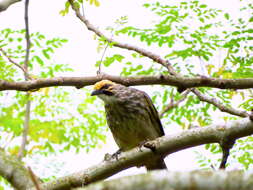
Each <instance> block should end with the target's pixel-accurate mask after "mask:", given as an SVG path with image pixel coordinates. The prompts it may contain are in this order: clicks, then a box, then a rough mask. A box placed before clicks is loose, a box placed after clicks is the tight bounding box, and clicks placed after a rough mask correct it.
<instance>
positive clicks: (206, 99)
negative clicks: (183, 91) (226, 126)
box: [191, 89, 250, 117]
mask: <svg viewBox="0 0 253 190" xmlns="http://www.w3.org/2000/svg"><path fill="white" fill-rule="evenodd" d="M191 91H192V92H193V93H194V94H195V95H196V96H197V97H198V98H199V99H200V100H201V101H204V102H207V103H209V104H212V105H214V106H215V107H217V108H218V109H219V110H220V111H222V112H227V113H230V114H232V115H236V116H240V117H249V116H250V114H248V113H247V112H246V111H240V110H236V109H234V108H229V107H226V106H225V105H223V104H222V102H220V101H219V100H218V99H215V98H211V97H208V96H206V95H204V94H202V93H201V92H200V91H199V90H197V89H192V90H191Z"/></svg>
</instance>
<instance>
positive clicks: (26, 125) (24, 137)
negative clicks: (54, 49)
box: [18, 0, 31, 159]
mask: <svg viewBox="0 0 253 190" xmlns="http://www.w3.org/2000/svg"><path fill="white" fill-rule="evenodd" d="M28 7H29V0H26V1H25V29H26V33H25V38H26V55H25V62H24V69H25V71H26V72H25V80H26V81H27V80H29V75H28V62H29V54H30V44H31V42H30V34H29V20H28ZM26 97H27V102H26V109H25V120H24V129H23V134H22V142H21V146H20V149H19V152H18V158H19V159H22V158H23V156H24V152H25V148H26V144H27V135H28V132H29V121H30V114H31V100H30V93H29V92H27V93H26Z"/></svg>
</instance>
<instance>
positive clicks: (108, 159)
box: [104, 149, 122, 161]
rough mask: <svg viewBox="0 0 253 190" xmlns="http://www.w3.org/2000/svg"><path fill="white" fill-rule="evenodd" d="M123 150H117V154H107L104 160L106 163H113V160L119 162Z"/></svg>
mask: <svg viewBox="0 0 253 190" xmlns="http://www.w3.org/2000/svg"><path fill="white" fill-rule="evenodd" d="M121 152H122V150H121V149H119V150H117V151H116V152H115V153H113V154H108V153H106V154H105V156H104V160H105V161H111V160H113V159H116V160H119V155H120V154H121Z"/></svg>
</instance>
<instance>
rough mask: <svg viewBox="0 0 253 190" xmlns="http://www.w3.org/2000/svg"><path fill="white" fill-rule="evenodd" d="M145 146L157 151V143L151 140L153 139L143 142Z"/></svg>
mask: <svg viewBox="0 0 253 190" xmlns="http://www.w3.org/2000/svg"><path fill="white" fill-rule="evenodd" d="M143 146H144V147H145V148H149V149H150V150H151V151H152V152H155V151H156V145H155V143H153V142H151V141H148V142H145V143H144V144H143Z"/></svg>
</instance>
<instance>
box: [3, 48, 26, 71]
mask: <svg viewBox="0 0 253 190" xmlns="http://www.w3.org/2000/svg"><path fill="white" fill-rule="evenodd" d="M0 51H1V52H2V54H3V55H4V56H5V57H6V58H7V59H8V61H9V62H10V63H12V64H13V65H15V66H16V67H18V68H20V69H21V70H22V71H23V73H24V75H27V76H29V75H28V73H27V71H26V69H25V68H24V67H23V66H22V65H20V64H18V63H16V62H15V61H14V60H13V59H12V58H11V57H10V56H9V55H8V54H7V52H6V51H4V50H3V48H0Z"/></svg>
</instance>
